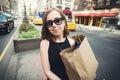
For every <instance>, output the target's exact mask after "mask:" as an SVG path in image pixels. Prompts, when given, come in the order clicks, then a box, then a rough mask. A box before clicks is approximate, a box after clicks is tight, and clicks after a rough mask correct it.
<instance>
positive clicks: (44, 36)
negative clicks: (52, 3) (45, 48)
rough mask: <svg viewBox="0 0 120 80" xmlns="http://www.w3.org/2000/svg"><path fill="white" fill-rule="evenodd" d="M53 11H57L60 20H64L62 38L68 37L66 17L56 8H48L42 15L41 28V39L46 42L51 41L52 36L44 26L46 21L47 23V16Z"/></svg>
mask: <svg viewBox="0 0 120 80" xmlns="http://www.w3.org/2000/svg"><path fill="white" fill-rule="evenodd" d="M53 10H55V11H57V12H59V13H60V15H61V18H64V20H65V27H64V31H63V37H67V36H68V35H69V30H68V29H67V20H66V17H65V15H64V13H63V12H62V11H61V10H59V9H56V8H50V9H48V10H47V11H46V12H45V13H44V17H43V26H42V33H41V34H42V36H41V38H42V39H47V40H51V39H53V35H52V34H51V33H50V31H49V30H48V27H47V25H46V21H47V16H48V14H49V13H50V12H52V11H53Z"/></svg>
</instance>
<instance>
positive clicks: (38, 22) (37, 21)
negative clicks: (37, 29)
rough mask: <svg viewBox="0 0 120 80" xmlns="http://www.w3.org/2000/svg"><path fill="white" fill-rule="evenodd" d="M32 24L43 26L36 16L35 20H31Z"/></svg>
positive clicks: (40, 19)
mask: <svg viewBox="0 0 120 80" xmlns="http://www.w3.org/2000/svg"><path fill="white" fill-rule="evenodd" d="M33 24H35V25H36V24H40V25H42V24H43V21H42V18H40V17H39V16H37V17H36V18H34V19H33Z"/></svg>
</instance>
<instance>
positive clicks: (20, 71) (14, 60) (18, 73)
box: [5, 25, 120, 80]
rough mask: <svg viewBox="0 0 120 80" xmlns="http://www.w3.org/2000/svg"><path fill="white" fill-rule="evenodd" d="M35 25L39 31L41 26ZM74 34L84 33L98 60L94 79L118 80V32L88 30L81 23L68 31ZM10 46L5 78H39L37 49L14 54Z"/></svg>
mask: <svg viewBox="0 0 120 80" xmlns="http://www.w3.org/2000/svg"><path fill="white" fill-rule="evenodd" d="M35 26H36V28H37V29H38V30H39V31H40V32H41V28H42V26H41V25H35ZM91 28H92V27H91ZM76 34H84V35H85V36H86V37H87V38H88V40H89V42H90V45H91V47H92V49H93V52H94V54H95V56H96V58H97V60H98V62H99V67H98V70H97V77H96V80H119V79H120V76H119V74H120V71H119V67H120V62H119V58H120V54H119V53H120V47H119V45H120V34H115V33H113V32H109V31H108V32H107V31H106V32H103V31H100V30H90V29H88V28H85V27H84V26H83V25H82V26H81V29H80V28H78V29H77V30H76V32H75V31H70V35H69V37H72V36H73V35H76ZM7 35H9V34H7ZM10 48H11V49H8V51H7V52H13V53H12V54H13V55H12V57H11V59H10V62H9V66H8V69H7V71H6V75H5V80H40V77H41V75H42V67H41V64H40V57H39V56H40V55H39V49H36V50H30V51H25V52H20V53H18V54H16V53H14V48H13V45H12V46H10ZM11 50H12V51H11ZM11 72H12V74H11Z"/></svg>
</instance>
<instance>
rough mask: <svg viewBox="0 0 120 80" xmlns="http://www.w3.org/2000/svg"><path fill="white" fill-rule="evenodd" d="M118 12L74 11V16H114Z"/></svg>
mask: <svg viewBox="0 0 120 80" xmlns="http://www.w3.org/2000/svg"><path fill="white" fill-rule="evenodd" d="M117 15H118V13H86V14H85V13H76V14H74V16H94V17H115V16H117Z"/></svg>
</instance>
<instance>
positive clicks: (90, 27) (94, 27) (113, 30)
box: [77, 24, 120, 34]
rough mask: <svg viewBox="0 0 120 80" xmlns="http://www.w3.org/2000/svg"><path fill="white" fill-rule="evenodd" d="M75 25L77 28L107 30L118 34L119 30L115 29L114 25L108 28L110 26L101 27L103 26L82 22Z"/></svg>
mask: <svg viewBox="0 0 120 80" xmlns="http://www.w3.org/2000/svg"><path fill="white" fill-rule="evenodd" d="M77 26H78V28H79V29H82V28H86V29H89V30H92V31H101V32H109V33H113V34H120V30H118V29H115V27H113V29H110V27H108V28H103V27H97V26H89V25H82V24H78V25H77Z"/></svg>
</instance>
